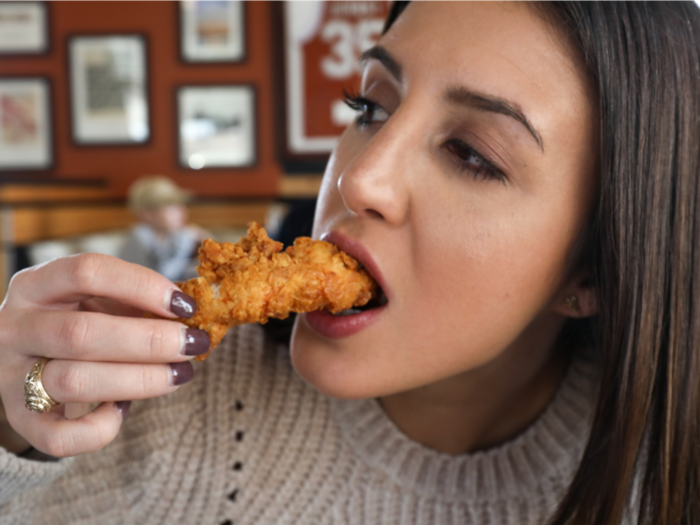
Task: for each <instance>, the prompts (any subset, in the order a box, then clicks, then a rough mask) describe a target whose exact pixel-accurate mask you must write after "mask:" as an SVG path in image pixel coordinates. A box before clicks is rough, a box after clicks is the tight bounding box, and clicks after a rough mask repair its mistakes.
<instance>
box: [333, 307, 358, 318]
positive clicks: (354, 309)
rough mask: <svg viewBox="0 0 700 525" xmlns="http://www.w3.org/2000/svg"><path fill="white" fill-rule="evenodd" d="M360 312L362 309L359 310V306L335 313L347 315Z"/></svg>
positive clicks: (340, 315) (337, 315)
mask: <svg viewBox="0 0 700 525" xmlns="http://www.w3.org/2000/svg"><path fill="white" fill-rule="evenodd" d="M360 313H362V310H359V309H357V308H348V309H347V310H343V311H342V312H339V313H337V314H333V315H334V316H336V317H345V316H346V315H355V314H360Z"/></svg>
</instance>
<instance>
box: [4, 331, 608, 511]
mask: <svg viewBox="0 0 700 525" xmlns="http://www.w3.org/2000/svg"><path fill="white" fill-rule="evenodd" d="M594 384H595V379H594V374H593V373H592V367H591V366H590V365H589V364H587V363H586V362H584V361H582V360H577V361H575V362H574V364H572V366H571V367H570V369H569V372H568V373H567V375H566V378H565V380H564V382H563V384H562V386H561V387H560V388H559V391H558V392H557V394H556V395H555V397H554V399H553V401H552V402H551V403H550V405H549V406H548V408H547V409H546V410H545V411H544V413H543V414H542V415H541V416H540V418H539V419H538V420H537V421H536V422H535V423H534V424H533V425H532V426H531V427H530V428H529V429H528V430H526V431H525V432H524V433H523V434H521V435H520V436H519V437H518V438H516V439H514V440H513V441H511V442H509V443H506V444H504V445H502V446H501V447H499V448H496V449H494V450H490V451H487V452H481V453H476V454H470V455H464V456H457V457H454V456H448V455H446V454H442V453H439V452H436V451H433V450H429V449H426V448H424V447H422V446H421V445H418V444H417V443H415V442H412V441H410V440H409V439H408V438H406V437H405V436H404V435H403V434H401V433H400V432H399V431H398V429H397V428H396V427H395V426H394V425H393V424H392V423H391V421H390V420H389V419H388V418H387V417H386V416H385V414H384V413H383V411H382V409H381V408H380V406H379V405H378V404H377V402H376V401H374V400H364V401H339V400H333V399H330V398H328V397H325V396H323V395H321V394H319V393H318V392H317V391H315V390H314V389H313V388H311V387H310V386H308V385H307V384H305V383H304V382H303V381H302V380H301V379H300V378H299V377H298V376H297V375H296V374H295V373H294V371H293V370H292V368H291V365H290V363H289V358H288V355H287V350H286V349H285V348H283V347H279V348H274V347H273V346H272V345H271V344H270V343H265V341H264V338H263V334H262V331H261V330H260V328H259V327H256V326H246V327H241V328H239V329H237V330H233V331H231V333H229V336H228V337H227V339H226V340H225V343H224V344H223V345H222V347H221V348H219V349H218V350H216V351H215V352H214V353H213V354H212V356H211V357H210V358H209V359H208V360H207V361H206V362H205V363H203V364H201V365H198V368H197V369H196V372H195V379H194V380H193V381H192V383H190V384H188V385H186V386H183V387H182V388H180V389H179V390H178V391H177V392H175V393H174V394H171V395H169V396H165V397H162V398H158V399H154V400H149V401H145V402H139V403H134V406H133V407H132V409H131V412H129V414H128V416H127V418H126V419H125V421H124V426H123V428H122V430H121V432H120V434H119V437H118V438H117V439H116V440H115V442H113V443H112V444H110V445H109V446H108V447H106V448H105V449H103V450H102V451H99V452H96V453H92V454H87V455H84V456H80V457H77V458H71V459H64V460H61V461H59V462H55V463H41V462H36V461H31V460H26V459H20V458H17V457H16V456H14V455H12V454H8V453H7V452H5V451H4V450H3V449H1V448H0V524H3V525H4V524H13V525H16V524H22V525H25V524H68V523H70V524H72V525H77V524H91V525H92V524H103V523H114V524H120V525H121V524H132V523H144V524H146V523H147V524H164V525H165V524H180V523H186V524H196V525H220V524H226V525H231V524H233V525H251V524H295V525H298V524H313V525H315V524H331V523H333V524H357V525H373V524H399V523H400V524H413V523H421V524H430V525H440V524H460V525H467V524H480V525H509V524H512V525H527V524H541V523H545V522H546V518H547V517H548V516H549V515H550V514H551V512H552V510H553V509H554V508H555V506H556V504H557V502H558V500H559V499H560V498H561V497H562V495H563V493H564V491H565V489H566V486H567V483H568V482H569V481H570V479H571V477H572V475H573V473H574V472H575V469H576V466H577V463H578V461H579V458H580V455H581V453H582V450H583V446H584V444H585V441H586V435H587V431H588V427H589V421H590V418H591V412H592V404H593V403H592V401H593V398H594V391H595V387H594Z"/></svg>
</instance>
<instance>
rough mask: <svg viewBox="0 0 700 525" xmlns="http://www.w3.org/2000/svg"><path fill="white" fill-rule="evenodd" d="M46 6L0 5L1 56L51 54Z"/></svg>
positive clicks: (24, 3) (29, 4)
mask: <svg viewBox="0 0 700 525" xmlns="http://www.w3.org/2000/svg"><path fill="white" fill-rule="evenodd" d="M48 18H49V14H48V5H47V4H46V3H45V2H0V55H42V54H44V53H47V52H48V50H49V23H48Z"/></svg>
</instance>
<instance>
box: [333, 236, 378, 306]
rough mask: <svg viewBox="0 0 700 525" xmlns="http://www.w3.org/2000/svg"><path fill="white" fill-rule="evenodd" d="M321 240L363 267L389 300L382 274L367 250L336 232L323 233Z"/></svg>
mask: <svg viewBox="0 0 700 525" xmlns="http://www.w3.org/2000/svg"><path fill="white" fill-rule="evenodd" d="M321 240H322V241H326V242H329V243H331V244H335V245H336V246H337V247H338V248H340V249H341V250H342V251H344V252H345V253H347V254H348V255H349V256H351V257H353V258H355V259H356V260H357V262H359V263H360V264H361V265H362V266H364V268H365V270H366V271H367V273H368V274H369V275H370V276H371V277H372V278H373V279H374V280H375V281H377V284H379V287H380V288H381V289H382V291H383V292H384V295H386V297H387V299H390V294H389V290H388V288H387V286H386V282H385V281H384V276H382V272H381V270H380V269H379V266H377V263H376V262H375V261H374V259H373V258H372V255H371V254H370V253H369V250H367V248H365V247H364V246H363V245H362V243H360V242H359V241H357V240H355V239H352V238H350V237H348V236H346V235H344V234H342V233H340V232H337V231H331V232H329V233H324V234H323V235H321Z"/></svg>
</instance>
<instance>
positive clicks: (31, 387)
mask: <svg viewBox="0 0 700 525" xmlns="http://www.w3.org/2000/svg"><path fill="white" fill-rule="evenodd" d="M50 360H51V359H49V358H48V357H42V358H41V359H39V360H38V361H37V362H36V363H34V366H33V367H32V369H31V370H30V371H29V373H28V374H27V377H25V378H24V406H26V407H27V408H28V409H29V410H31V411H32V412H38V413H39V414H43V413H44V412H48V411H49V410H51V409H52V408H54V407H57V406H58V405H60V403H57V402H56V401H54V400H53V398H52V397H51V396H50V395H49V394H48V393H47V392H46V390H44V384H43V383H42V382H41V374H42V372H43V371H44V367H45V366H46V363H48V362H49V361H50Z"/></svg>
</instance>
